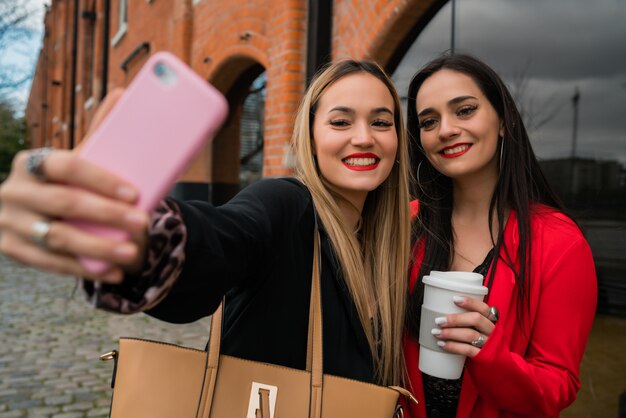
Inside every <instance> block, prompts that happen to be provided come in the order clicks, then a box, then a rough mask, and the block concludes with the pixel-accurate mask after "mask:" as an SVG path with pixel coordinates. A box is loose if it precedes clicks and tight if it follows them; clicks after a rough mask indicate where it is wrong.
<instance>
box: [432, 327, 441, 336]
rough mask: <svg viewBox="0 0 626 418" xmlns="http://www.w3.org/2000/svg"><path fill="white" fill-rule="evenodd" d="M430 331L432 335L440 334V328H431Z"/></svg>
mask: <svg viewBox="0 0 626 418" xmlns="http://www.w3.org/2000/svg"><path fill="white" fill-rule="evenodd" d="M430 333H431V334H433V335H441V330H440V329H439V328H433V329H431V330H430Z"/></svg>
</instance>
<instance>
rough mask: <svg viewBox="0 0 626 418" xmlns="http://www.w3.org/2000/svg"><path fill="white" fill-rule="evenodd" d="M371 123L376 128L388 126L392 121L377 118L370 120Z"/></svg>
mask: <svg viewBox="0 0 626 418" xmlns="http://www.w3.org/2000/svg"><path fill="white" fill-rule="evenodd" d="M372 125H373V126H375V127H377V128H390V127H392V126H393V122H391V121H388V120H383V119H379V120H375V121H374V122H372Z"/></svg>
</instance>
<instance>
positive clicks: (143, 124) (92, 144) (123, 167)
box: [71, 52, 228, 274]
mask: <svg viewBox="0 0 626 418" xmlns="http://www.w3.org/2000/svg"><path fill="white" fill-rule="evenodd" d="M227 113H228V104H227V102H226V99H225V98H224V96H222V94H221V93H220V92H219V91H218V90H217V89H215V88H214V87H213V86H211V85H210V84H209V83H208V82H207V81H206V80H203V79H202V78H201V77H200V76H198V75H197V74H196V73H195V72H193V70H192V69H191V68H189V67H188V66H187V65H186V64H185V63H183V62H182V61H180V60H179V59H178V58H176V57H175V56H174V55H172V54H170V53H168V52H158V53H156V54H154V55H153V56H152V57H150V59H149V60H148V61H147V62H146V64H145V65H144V66H143V67H142V69H141V70H140V71H139V73H138V74H137V76H136V77H135V78H134V79H133V81H132V82H131V83H130V85H129V86H128V88H127V90H126V91H125V92H124V94H123V95H122V97H121V98H120V100H119V102H118V103H117V104H116V105H115V107H114V108H113V109H112V110H111V112H110V113H109V114H108V115H107V117H106V119H105V120H104V121H103V122H102V123H101V124H100V126H98V128H97V129H96V130H95V131H94V132H93V134H92V135H91V136H90V137H89V139H88V140H87V142H86V143H85V144H84V146H83V147H82V148H81V150H80V151H79V153H80V155H81V157H82V158H85V159H87V160H89V161H91V162H93V163H95V164H98V165H100V166H101V167H104V168H106V169H108V170H109V171H111V172H113V173H115V174H116V175H118V176H120V177H121V178H123V179H125V180H127V181H128V182H130V183H131V184H133V185H134V186H136V187H137V188H138V189H139V191H140V197H139V200H138V202H137V207H139V208H141V209H144V210H146V211H150V210H152V209H154V207H155V206H156V204H157V203H158V202H159V200H160V199H162V198H163V197H164V196H165V195H166V194H167V193H168V192H169V190H170V189H171V187H172V186H173V184H174V182H175V181H176V179H177V177H178V176H179V175H180V174H181V173H182V171H183V170H184V169H185V167H186V166H187V164H188V163H189V162H190V160H191V159H192V157H193V156H194V155H195V154H196V153H197V152H198V151H199V150H200V148H201V147H202V146H203V145H204V144H206V143H207V142H208V141H211V140H212V139H213V137H214V135H215V134H216V132H217V130H218V129H219V128H220V126H221V125H222V123H223V122H224V120H225V118H226V115H227ZM71 223H72V224H74V225H76V226H79V227H81V228H83V229H85V230H88V231H90V232H93V233H97V234H101V235H105V236H109V237H112V238H116V239H125V238H127V234H126V233H125V232H124V231H120V230H117V229H113V228H109V227H105V226H101V225H97V224H92V223H86V222H81V221H71ZM81 263H82V264H83V265H84V266H85V268H87V269H88V270H89V271H90V272H92V273H96V274H99V273H102V272H104V271H105V270H106V269H107V268H108V267H109V264H108V263H106V262H103V261H99V260H93V259H88V258H84V259H81Z"/></svg>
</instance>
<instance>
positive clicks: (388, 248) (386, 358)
mask: <svg viewBox="0 0 626 418" xmlns="http://www.w3.org/2000/svg"><path fill="white" fill-rule="evenodd" d="M355 73H367V74H371V75H373V76H374V77H376V78H377V79H379V80H380V81H382V82H383V83H384V84H385V85H386V86H387V89H388V90H389V93H390V94H391V96H392V97H393V101H394V107H395V109H394V125H395V130H396V133H397V136H398V150H397V155H396V163H395V164H394V165H393V168H392V170H391V173H390V175H389V177H388V178H387V179H386V180H385V181H384V182H383V183H382V184H381V185H380V186H379V187H378V188H377V189H375V190H373V191H371V192H370V193H369V194H368V196H367V199H366V201H365V205H364V207H363V211H362V213H361V224H360V228H361V230H360V231H361V240H360V241H361V242H359V239H358V237H357V236H356V234H355V233H354V232H355V231H354V230H352V228H351V227H349V226H348V225H346V223H345V222H344V220H343V217H342V215H341V210H340V208H339V204H338V199H341V197H340V196H338V195H337V194H336V193H333V191H332V187H330V185H329V184H328V183H327V182H326V181H325V180H324V178H323V177H322V176H321V174H320V173H319V170H318V168H317V164H316V162H315V160H314V156H313V144H312V142H313V135H312V126H313V120H314V118H315V111H316V108H317V104H318V103H319V100H320V98H321V96H322V95H323V94H324V92H325V91H326V89H327V88H328V87H329V86H330V85H332V84H333V83H334V82H336V81H337V80H339V79H341V78H343V77H345V76H347V75H350V74H355ZM293 145H294V146H295V154H296V161H297V164H296V173H297V176H298V178H299V179H300V180H301V181H302V182H303V183H304V184H305V185H306V186H307V187H308V189H309V191H310V192H311V195H312V197H313V203H314V205H315V208H316V210H317V213H318V215H319V218H320V220H321V222H322V224H323V225H324V228H325V230H326V232H327V233H328V236H329V237H330V241H331V243H332V245H333V248H334V250H335V253H336V254H337V256H338V258H339V262H340V265H341V268H342V272H343V276H344V279H345V282H346V284H347V287H348V289H349V292H350V294H351V296H352V298H353V300H354V303H355V305H356V309H357V311H358V313H359V318H360V320H361V324H362V325H363V329H364V331H365V335H366V336H367V341H368V343H369V346H370V350H371V353H372V357H373V360H374V370H375V374H376V376H375V377H376V380H377V381H378V383H380V384H386V385H392V384H395V385H397V384H401V383H402V381H403V378H404V358H403V351H402V333H403V327H404V315H405V306H406V295H407V289H408V287H407V272H408V265H409V252H410V214H409V174H408V170H407V167H408V164H409V156H408V141H407V136H406V133H405V130H404V124H403V122H402V107H401V104H400V99H399V97H398V94H397V92H396V90H395V87H394V86H393V83H392V82H391V80H390V79H389V77H388V76H387V75H386V74H385V72H384V71H383V70H382V69H381V68H380V67H379V66H378V65H377V64H375V63H372V62H368V61H354V60H343V61H340V62H337V63H335V64H332V65H330V66H328V67H327V68H326V69H325V70H323V71H322V72H320V73H319V74H318V75H317V76H316V78H315V79H314V80H313V82H312V83H311V85H310V87H309V89H308V90H307V92H306V93H305V95H304V97H303V99H302V102H301V104H300V109H299V111H298V114H297V116H296V120H295V128H294V133H293Z"/></svg>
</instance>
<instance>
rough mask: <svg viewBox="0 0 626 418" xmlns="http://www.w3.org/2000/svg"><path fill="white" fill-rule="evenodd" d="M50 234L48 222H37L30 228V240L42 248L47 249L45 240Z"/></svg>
mask: <svg viewBox="0 0 626 418" xmlns="http://www.w3.org/2000/svg"><path fill="white" fill-rule="evenodd" d="M49 233H50V221H46V220H39V221H35V222H33V224H32V225H31V226H30V239H31V240H32V241H33V242H34V243H35V244H37V245H39V246H40V247H42V248H47V243H46V240H47V238H48V234H49Z"/></svg>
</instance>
